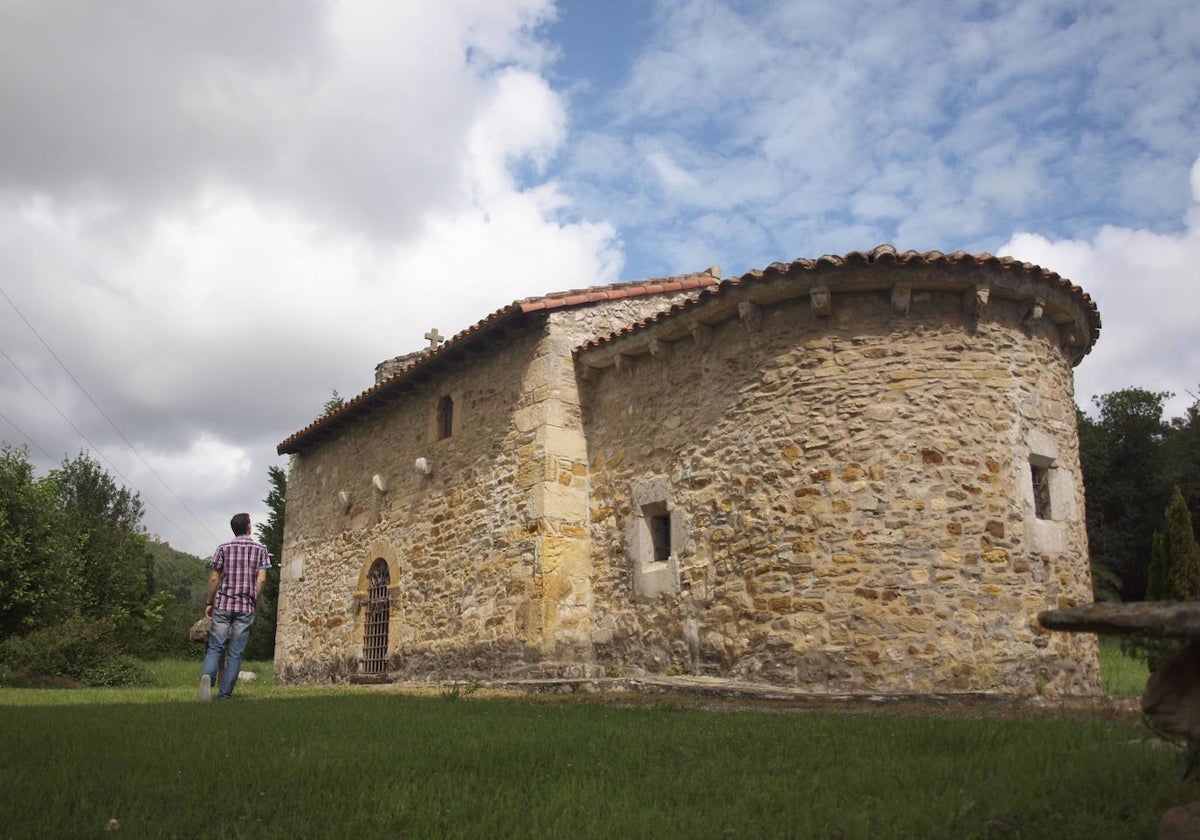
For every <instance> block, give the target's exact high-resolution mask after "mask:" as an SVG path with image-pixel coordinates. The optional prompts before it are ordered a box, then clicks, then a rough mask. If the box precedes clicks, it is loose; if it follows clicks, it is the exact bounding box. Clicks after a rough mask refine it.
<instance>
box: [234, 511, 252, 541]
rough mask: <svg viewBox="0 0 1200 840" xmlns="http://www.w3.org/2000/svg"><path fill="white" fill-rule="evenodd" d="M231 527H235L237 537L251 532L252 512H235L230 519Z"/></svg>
mask: <svg viewBox="0 0 1200 840" xmlns="http://www.w3.org/2000/svg"><path fill="white" fill-rule="evenodd" d="M229 527H230V528H232V529H233V535H234V536H235V537H242V536H245V535H246V534H249V533H250V514H248V513H235V514H234V515H233V519H230V520H229Z"/></svg>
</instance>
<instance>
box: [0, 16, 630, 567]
mask: <svg viewBox="0 0 1200 840" xmlns="http://www.w3.org/2000/svg"><path fill="white" fill-rule="evenodd" d="M138 10H139V11H138V13H137V14H132V13H131V12H129V10H128V9H127V8H126V7H125V6H122V4H121V3H120V2H118V3H116V4H114V5H110V6H108V7H106V8H105V10H104V12H103V13H100V12H95V13H93V11H92V10H91V8H90V6H89V5H88V4H86V3H71V2H67V3H62V4H52V5H51V6H42V5H40V4H34V5H26V4H18V6H13V5H12V4H9V5H7V6H4V7H3V8H0V106H3V107H0V278H3V281H2V282H3V288H4V291H5V292H6V293H7V294H9V295H10V297H11V299H12V301H13V302H14V304H15V305H16V306H17V307H18V308H19V310H20V313H21V314H23V315H24V316H25V317H26V318H27V319H28V320H29V321H30V323H32V324H34V325H35V327H36V328H37V330H38V332H39V334H40V335H41V336H42V338H43V339H44V340H45V342H46V343H47V344H49V345H50V347H52V348H53V351H54V353H55V354H56V355H57V356H58V357H59V359H60V360H61V362H62V363H63V364H65V365H66V366H67V368H68V369H69V370H70V371H71V374H72V375H73V376H75V377H76V378H77V380H78V381H79V382H80V383H81V384H82V385H83V387H84V388H86V389H87V391H88V394H89V395H90V396H91V397H92V398H93V399H95V400H96V402H98V403H99V405H100V406H101V407H102V409H103V411H104V412H105V414H107V416H108V419H106V418H105V416H104V415H102V414H100V412H98V411H97V410H96V408H95V406H93V405H92V404H91V402H90V401H89V400H88V398H87V396H86V395H84V394H83V393H81V392H80V390H79V388H78V387H76V385H75V384H74V383H72V382H71V381H70V379H69V377H68V376H67V375H66V373H65V372H64V371H63V370H62V368H61V367H60V366H59V364H58V363H57V362H55V361H54V360H53V358H51V357H50V356H49V354H48V352H47V351H46V349H45V348H44V347H43V346H42V345H41V343H40V342H39V341H38V339H37V337H36V336H35V335H34V334H33V333H32V332H30V330H29V329H28V327H27V326H26V325H25V324H24V323H23V322H22V321H21V319H20V317H19V316H18V314H17V311H16V310H14V309H12V308H11V307H9V306H8V305H7V304H6V303H4V302H3V301H0V337H2V340H0V349H3V350H4V351H5V352H6V353H7V354H9V355H10V357H11V358H12V359H13V360H14V361H15V362H16V363H17V364H18V365H20V367H21V369H22V370H24V371H26V372H27V373H28V375H29V376H30V377H31V378H33V379H34V381H35V382H38V383H39V386H40V387H41V388H42V390H43V392H44V393H45V394H46V396H47V397H48V398H49V399H50V400H51V401H53V403H54V404H55V405H56V406H58V407H59V409H60V410H61V411H63V413H65V414H66V415H67V416H68V417H70V418H71V421H72V422H73V423H74V424H75V426H76V427H77V428H78V430H79V432H82V433H83V435H84V436H86V438H87V440H86V441H85V440H83V439H82V438H81V436H80V434H79V432H76V431H75V430H74V429H72V428H71V427H70V426H69V425H68V424H67V423H66V422H65V421H63V420H62V419H61V418H60V417H58V416H57V414H56V412H55V410H54V409H53V408H52V407H50V406H49V405H48V404H47V402H46V400H45V399H43V397H42V396H40V395H39V394H38V393H37V392H36V391H35V390H34V389H33V387H32V386H31V385H30V384H29V383H28V382H27V381H26V380H25V379H24V378H23V377H22V376H21V375H20V374H19V373H18V371H17V370H16V369H15V368H14V367H12V366H11V365H9V364H8V363H7V362H4V361H3V360H0V402H2V403H3V405H4V406H5V409H4V415H5V416H6V417H8V418H9V419H10V420H11V421H12V422H14V423H15V424H16V425H17V426H18V427H19V428H20V429H21V430H22V431H23V432H24V434H25V435H28V436H30V437H31V438H32V440H33V442H34V444H35V449H34V451H33V454H34V455H35V456H36V460H37V461H39V462H41V464H40V466H41V468H42V469H45V468H48V467H49V466H51V465H52V463H53V462H54V461H56V460H58V459H59V458H61V457H62V456H63V455H67V456H70V455H73V454H74V453H75V452H78V451H79V450H80V449H81V448H91V447H93V446H94V447H96V448H97V449H98V450H99V451H100V453H101V454H102V456H103V460H105V461H109V460H110V459H111V463H113V464H115V465H118V466H119V467H120V472H121V473H123V474H124V475H125V476H128V477H129V479H130V480H131V481H132V482H133V485H134V487H135V488H136V489H138V490H140V491H141V492H142V493H143V498H144V500H145V501H146V502H147V503H148V506H149V510H148V512H147V524H148V526H149V528H150V530H152V531H155V532H160V533H164V534H166V535H168V536H174V538H175V539H177V540H180V541H184V544H183V545H182V546H181V547H184V548H186V549H188V550H192V551H195V552H198V553H206V552H207V551H208V550H210V549H211V546H208V545H206V542H207V540H208V539H209V538H210V537H209V536H207V535H210V534H217V535H219V536H220V537H222V538H223V537H224V534H225V533H226V523H227V521H228V518H229V516H230V515H231V514H232V513H233V512H236V511H237V510H247V509H249V510H251V511H252V513H253V511H254V510H255V509H256V508H258V507H259V506H260V500H261V499H262V498H263V496H265V493H266V467H267V465H269V464H273V463H276V462H277V461H278V459H277V457H276V456H275V453H274V448H275V445H276V444H277V443H278V442H279V441H280V440H282V439H283V438H285V437H287V436H288V435H290V434H291V433H292V432H295V431H297V430H298V429H300V428H302V427H303V426H305V425H307V424H308V423H309V422H311V421H312V420H314V419H315V418H316V417H317V415H318V414H319V413H320V411H321V408H322V405H323V403H324V402H325V400H326V399H328V398H329V396H330V392H331V389H335V388H336V389H337V390H338V391H339V392H340V393H342V394H343V395H345V396H347V397H349V396H353V395H354V394H356V393H358V392H359V391H361V390H362V389H364V388H366V387H368V386H369V385H370V384H372V377H373V367H374V365H375V363H376V362H378V361H381V360H383V359H385V358H388V357H391V356H394V355H397V354H400V353H403V352H407V351H410V350H413V349H416V348H417V347H420V346H423V345H424V341H423V339H422V338H421V335H422V334H423V333H424V332H425V331H426V330H427V329H429V328H430V327H432V326H437V327H438V328H439V329H440V330H441V331H442V333H443V334H447V335H449V334H452V333H453V332H456V331H458V330H461V329H464V328H466V327H467V326H469V325H471V324H473V323H475V322H476V321H478V320H480V319H481V318H483V317H485V316H486V315H487V314H489V313H490V312H491V311H493V310H495V309H496V308H499V307H500V306H503V305H505V304H507V303H509V302H511V301H512V300H514V299H516V298H520V297H524V296H527V295H533V294H541V293H545V292H548V291H552V290H555V289H559V288H570V287H574V286H581V285H590V284H592V283H596V282H602V281H605V280H615V279H618V272H619V270H620V267H621V264H622V259H623V257H622V253H621V249H620V244H619V240H618V239H617V236H616V232H615V230H614V228H613V227H612V226H611V225H609V224H607V223H605V222H603V221H598V222H592V221H589V220H588V219H586V218H584V217H583V216H582V214H580V213H579V212H578V211H577V210H576V209H575V208H574V207H573V206H572V203H571V198H570V196H569V194H568V193H566V192H565V191H564V190H563V189H562V188H561V187H560V186H559V185H558V184H557V183H556V182H555V181H554V180H553V179H552V178H549V177H548V176H547V175H546V171H547V166H548V165H549V163H550V162H551V161H552V160H553V159H554V158H555V157H556V156H557V155H558V154H559V153H560V152H561V149H562V146H563V143H564V142H565V140H566V136H567V113H566V109H565V105H564V102H563V100H562V98H561V96H560V95H559V94H558V93H556V92H555V91H554V90H552V89H551V88H550V87H549V85H548V84H547V82H546V81H545V79H544V78H542V76H541V75H540V69H541V68H542V67H543V66H544V64H545V62H546V61H547V60H548V58H549V56H550V55H551V53H552V50H550V49H549V48H548V47H547V45H546V44H544V43H543V42H541V41H539V40H538V38H537V37H536V35H535V32H536V30H537V27H538V25H539V24H540V22H542V21H544V20H546V19H548V17H549V16H550V15H551V14H552V13H553V10H552V8H551V6H550V4H549V2H548V0H503V2H500V1H498V0H449V2H442V3H436V4H403V3H401V4H385V3H378V2H368V0H334V2H328V3H311V4H303V3H296V4H292V3H282V2H272V0H268V2H266V3H263V4H256V5H255V9H254V10H252V11H250V12H245V14H249V15H253V16H254V20H245V18H244V15H243V12H241V11H239V12H238V15H239V16H242V19H243V20H244V22H245V25H244V26H238V27H229V26H227V25H224V21H225V20H227V19H228V17H229V16H230V15H231V14H232V13H233V12H232V10H231V9H230V8H229V7H228V6H227V5H226V4H223V3H222V1H221V0H217V2H215V3H213V4H211V5H210V6H206V7H204V9H199V8H196V9H193V8H191V7H190V6H180V5H179V4H173V3H161V4H154V6H153V9H150V8H149V7H143V5H139V6H138ZM5 24H7V26H6V25H5ZM251 24H253V25H252V26H251ZM88 26H90V27H93V29H92V30H91V31H89V32H88V33H87V35H86V36H85V35H84V34H83V32H82V31H81V27H84V29H86V27H88ZM17 80H24V81H23V82H21V83H18V81H17ZM39 86H40V87H39ZM31 91H34V92H31ZM109 419H111V420H112V421H113V422H114V423H115V424H116V425H117V426H118V427H119V429H120V434H118V432H116V431H115V430H114V429H113V428H112V425H111V424H110V423H109ZM6 428H7V427H6ZM121 435H124V436H125V437H126V438H127V439H128V440H129V441H130V442H132V443H133V445H134V446H136V448H137V449H138V451H140V452H141V453H142V455H143V457H144V458H145V459H146V461H147V462H149V464H150V465H151V466H152V470H153V471H151V470H150V469H148V468H147V467H146V465H145V464H144V463H143V462H142V461H141V459H139V458H138V457H136V455H135V453H134V452H133V451H132V450H131V449H130V448H129V446H128V445H127V444H126V443H125V441H124V440H122V439H121ZM4 438H5V439H14V440H13V442H15V443H21V442H23V441H22V440H21V439H20V436H19V435H17V434H16V433H15V432H13V433H10V432H9V431H6V432H5V434H4ZM37 447H40V448H41V449H45V450H46V453H48V457H49V461H47V458H46V457H45V456H43V455H42V453H41V451H40V449H38V448H37ZM155 474H157V475H158V476H161V477H162V478H163V479H165V480H166V482H167V484H168V485H169V486H170V487H171V488H172V489H173V490H174V491H175V492H176V493H177V494H178V498H176V497H175V495H174V494H173V493H171V492H170V491H167V490H166V489H165V488H163V487H162V486H161V485H160V482H159V480H158V478H157V477H156V476H155ZM188 508H190V509H191V510H192V511H195V513H196V514H197V515H198V516H199V518H200V519H201V520H202V524H198V523H196V521H195V517H194V516H193V515H192V513H191V512H189V511H188V510H187V509H188ZM214 523H215V524H214Z"/></svg>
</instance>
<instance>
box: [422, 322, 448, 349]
mask: <svg viewBox="0 0 1200 840" xmlns="http://www.w3.org/2000/svg"><path fill="white" fill-rule="evenodd" d="M425 340H426V341H428V342H429V349H430V350H432V349H433V348H435V347H437V346H438V345H439V344H441V343H442V342H443V341H445V340H446V339H445V338H443V337H442V334H441V333H440V332H438V330H437V327H434V328H433V329H431V330H430V331H429V332H427V333H425Z"/></svg>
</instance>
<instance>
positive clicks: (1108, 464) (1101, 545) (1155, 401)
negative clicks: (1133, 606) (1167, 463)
mask: <svg viewBox="0 0 1200 840" xmlns="http://www.w3.org/2000/svg"><path fill="white" fill-rule="evenodd" d="M1169 396H1170V394H1168V393H1162V392H1159V393H1156V392H1151V391H1147V390H1144V389H1142V388H1126V389H1124V390H1121V391H1114V392H1112V393H1109V394H1105V395H1103V396H1100V397H1094V398H1093V400H1092V402H1093V404H1094V405H1095V406H1096V408H1097V413H1098V415H1099V416H1098V418H1097V419H1095V420H1093V419H1092V418H1090V417H1088V416H1087V415H1085V414H1082V413H1080V415H1079V447H1080V452H1079V457H1080V465H1081V467H1082V469H1083V479H1084V488H1085V496H1086V514H1087V532H1088V543H1089V546H1090V550H1091V557H1092V562H1093V564H1094V565H1095V566H1096V567H1097V568H1098V570H1102V571H1103V573H1104V574H1103V575H1098V576H1097V579H1098V580H1102V579H1103V578H1104V577H1105V576H1108V577H1110V578H1112V577H1115V579H1116V580H1118V581H1119V582H1120V583H1119V586H1118V594H1119V595H1120V597H1121V599H1122V600H1126V601H1131V600H1140V599H1141V598H1142V597H1143V596H1144V595H1145V592H1146V577H1147V570H1148V568H1149V565H1150V545H1151V538H1152V536H1153V534H1154V528H1155V524H1156V523H1157V521H1158V518H1159V516H1160V515H1161V511H1162V510H1163V508H1164V507H1165V505H1166V503H1167V498H1168V495H1167V487H1168V485H1167V484H1166V483H1165V482H1164V479H1163V476H1164V452H1163V440H1164V437H1165V435H1166V434H1167V433H1168V432H1169V430H1170V426H1168V425H1167V424H1166V423H1164V422H1163V419H1162V414H1163V401H1164V400H1165V399H1167V398H1168V397H1169Z"/></svg>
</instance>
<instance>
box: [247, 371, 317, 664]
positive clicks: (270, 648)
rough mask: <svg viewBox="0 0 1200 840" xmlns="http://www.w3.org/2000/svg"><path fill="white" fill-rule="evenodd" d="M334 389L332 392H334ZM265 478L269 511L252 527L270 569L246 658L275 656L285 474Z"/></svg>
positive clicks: (274, 471)
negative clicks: (266, 552)
mask: <svg viewBox="0 0 1200 840" xmlns="http://www.w3.org/2000/svg"><path fill="white" fill-rule="evenodd" d="M336 393H337V392H336V391H335V392H334V394H335V395H336ZM267 479H268V480H269V481H270V483H271V489H270V491H268V493H267V498H265V499H263V502H264V503H265V504H266V506H267V509H268V511H269V513H268V514H267V521H266V522H259V523H258V524H257V525H256V526H255V531H256V532H257V535H258V539H259V540H260V541H261V542H262V544H263V545H265V546H266V547H267V551H269V552H270V553H271V563H272V565H271V568H270V569H269V570H268V571H267V582H266V584H265V585H264V586H263V592H262V597H261V598H260V599H259V602H258V607H257V609H256V610H255V612H256V613H257V615H256V616H255V619H254V632H253V633H251V634H250V644H249V645H248V646H247V652H246V655H247V657H248V658H250V659H273V658H274V656H275V628H276V626H277V615H278V613H277V610H278V604H279V573H280V568H279V564H280V561H281V560H282V558H283V517H284V499H285V497H286V495H287V473H286V472H284V471H283V469H282V468H280V467H274V466H272V467H267Z"/></svg>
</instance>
